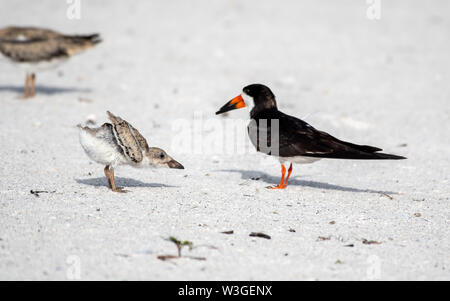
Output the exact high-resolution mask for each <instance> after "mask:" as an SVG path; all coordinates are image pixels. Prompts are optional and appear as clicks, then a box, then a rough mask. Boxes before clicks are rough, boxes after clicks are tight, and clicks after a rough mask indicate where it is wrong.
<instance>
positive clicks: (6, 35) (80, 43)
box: [0, 26, 101, 98]
mask: <svg viewBox="0 0 450 301" xmlns="http://www.w3.org/2000/svg"><path fill="white" fill-rule="evenodd" d="M99 42H101V39H100V36H99V34H90V35H64V34H61V33H59V32H56V31H53V30H50V29H45V28H36V27H15V26H10V27H6V28H3V29H0V53H1V54H3V56H5V57H6V58H7V59H8V60H9V61H10V62H11V63H13V64H14V65H17V66H20V67H23V68H25V70H26V78H25V89H24V90H25V91H24V97H25V98H27V97H32V96H34V94H35V91H34V90H35V79H36V75H35V73H36V72H37V71H43V70H47V69H51V68H54V67H56V66H58V65H59V64H61V63H63V62H65V61H66V60H67V59H69V58H70V57H72V56H73V55H75V54H78V53H80V52H82V51H84V50H86V49H88V48H91V47H93V46H94V45H96V44H98V43H99Z"/></svg>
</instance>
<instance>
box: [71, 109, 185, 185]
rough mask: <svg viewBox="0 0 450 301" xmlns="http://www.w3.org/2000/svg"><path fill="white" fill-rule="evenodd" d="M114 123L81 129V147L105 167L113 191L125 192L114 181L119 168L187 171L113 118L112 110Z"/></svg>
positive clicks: (135, 131)
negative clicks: (162, 168) (157, 168)
mask: <svg viewBox="0 0 450 301" xmlns="http://www.w3.org/2000/svg"><path fill="white" fill-rule="evenodd" d="M106 113H107V114H108V118H109V120H111V123H104V124H103V125H102V126H101V127H98V128H89V127H83V126H79V128H80V135H79V138H80V144H81V146H82V147H83V149H84V151H85V152H86V154H87V155H88V157H89V158H91V159H92V160H93V161H95V162H97V163H100V164H103V165H105V166H106V167H105V169H104V171H105V176H106V178H107V179H108V183H109V187H110V188H111V189H112V191H114V192H126V190H123V188H120V187H117V186H116V183H115V180H114V168H115V167H117V166H118V165H131V166H133V167H137V168H142V167H159V166H166V167H169V168H177V169H184V167H183V165H181V164H180V163H178V162H177V161H175V160H174V159H173V158H172V157H171V156H169V155H168V154H167V153H166V152H165V151H164V150H162V149H160V148H157V147H149V146H148V144H147V140H145V138H144V137H143V136H142V135H141V134H140V133H139V132H138V130H137V129H135V128H134V127H133V126H132V125H131V124H129V123H128V122H127V121H125V120H123V119H122V118H120V117H118V116H114V115H113V114H112V113H110V112H109V111H107V112H106Z"/></svg>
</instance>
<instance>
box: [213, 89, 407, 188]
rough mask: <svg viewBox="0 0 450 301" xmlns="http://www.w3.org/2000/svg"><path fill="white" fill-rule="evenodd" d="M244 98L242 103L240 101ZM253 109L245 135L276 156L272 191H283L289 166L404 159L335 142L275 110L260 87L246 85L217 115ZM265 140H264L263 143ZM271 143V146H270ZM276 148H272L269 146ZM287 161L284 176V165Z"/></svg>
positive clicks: (269, 93) (272, 97)
mask: <svg viewBox="0 0 450 301" xmlns="http://www.w3.org/2000/svg"><path fill="white" fill-rule="evenodd" d="M244 98H245V99H246V100H244ZM248 105H250V106H253V108H252V109H251V110H250V118H251V122H250V124H249V126H248V131H249V136H250V140H251V142H252V144H253V145H254V146H255V147H256V150H257V151H259V152H263V153H265V154H267V155H272V156H277V157H278V158H279V161H280V163H281V181H280V184H279V185H278V186H275V187H270V188H272V189H284V188H286V186H287V183H288V180H289V176H290V175H291V172H292V163H300V164H306V163H312V162H315V161H317V160H320V159H322V158H332V159H363V160H386V159H387V160H389V159H391V160H397V159H406V158H405V157H401V156H396V155H390V154H385V153H380V152H379V151H381V150H382V149H380V148H377V147H373V146H368V145H358V144H353V143H350V142H345V141H342V140H339V139H337V138H335V137H333V136H331V135H329V134H327V133H325V132H322V131H318V130H316V129H315V128H313V127H312V126H310V125H309V124H308V123H306V122H304V121H303V120H300V119H298V118H295V117H293V116H289V115H287V114H284V113H283V112H280V111H278V108H277V103H276V101H275V95H274V94H273V93H272V91H271V90H270V89H269V88H268V87H266V86H264V85H261V84H253V85H249V86H246V87H245V88H244V89H243V91H242V94H241V95H239V96H237V97H235V98H233V99H232V100H230V101H229V102H228V103H226V104H225V105H224V106H223V107H222V108H221V109H220V110H219V111H217V112H216V115H217V114H222V113H225V112H228V111H230V110H234V109H239V108H243V107H245V106H248ZM263 140H265V141H263ZM272 144H274V145H272ZM272 146H276V147H272ZM286 162H290V165H289V169H288V174H287V177H286V179H284V177H285V174H286V167H285V166H284V163H286Z"/></svg>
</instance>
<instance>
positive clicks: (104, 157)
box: [79, 130, 123, 167]
mask: <svg viewBox="0 0 450 301" xmlns="http://www.w3.org/2000/svg"><path fill="white" fill-rule="evenodd" d="M79 138H80V144H81V146H82V147H83V149H84V151H85V152H86V154H87V155H88V157H89V158H91V159H92V160H93V161H95V162H97V163H100V164H103V165H112V166H113V167H114V166H117V165H119V164H121V163H122V161H123V156H122V155H121V154H120V153H119V152H118V151H117V149H116V148H115V147H114V146H113V145H111V144H109V143H107V142H106V141H104V140H102V139H98V138H96V137H95V136H92V135H91V134H89V133H87V132H86V131H84V130H80V136H79Z"/></svg>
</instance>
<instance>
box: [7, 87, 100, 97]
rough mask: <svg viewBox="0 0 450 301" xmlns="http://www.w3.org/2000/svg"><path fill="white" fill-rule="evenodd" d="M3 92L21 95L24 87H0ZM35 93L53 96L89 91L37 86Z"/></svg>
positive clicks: (89, 90)
mask: <svg viewBox="0 0 450 301" xmlns="http://www.w3.org/2000/svg"><path fill="white" fill-rule="evenodd" d="M3 91H10V92H15V93H17V94H23V93H24V86H23V85H22V86H11V85H0V92H3ZM35 92H36V94H46V95H53V94H60V93H72V92H81V93H88V92H91V89H89V88H77V87H54V86H43V85H39V86H36V90H35Z"/></svg>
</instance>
